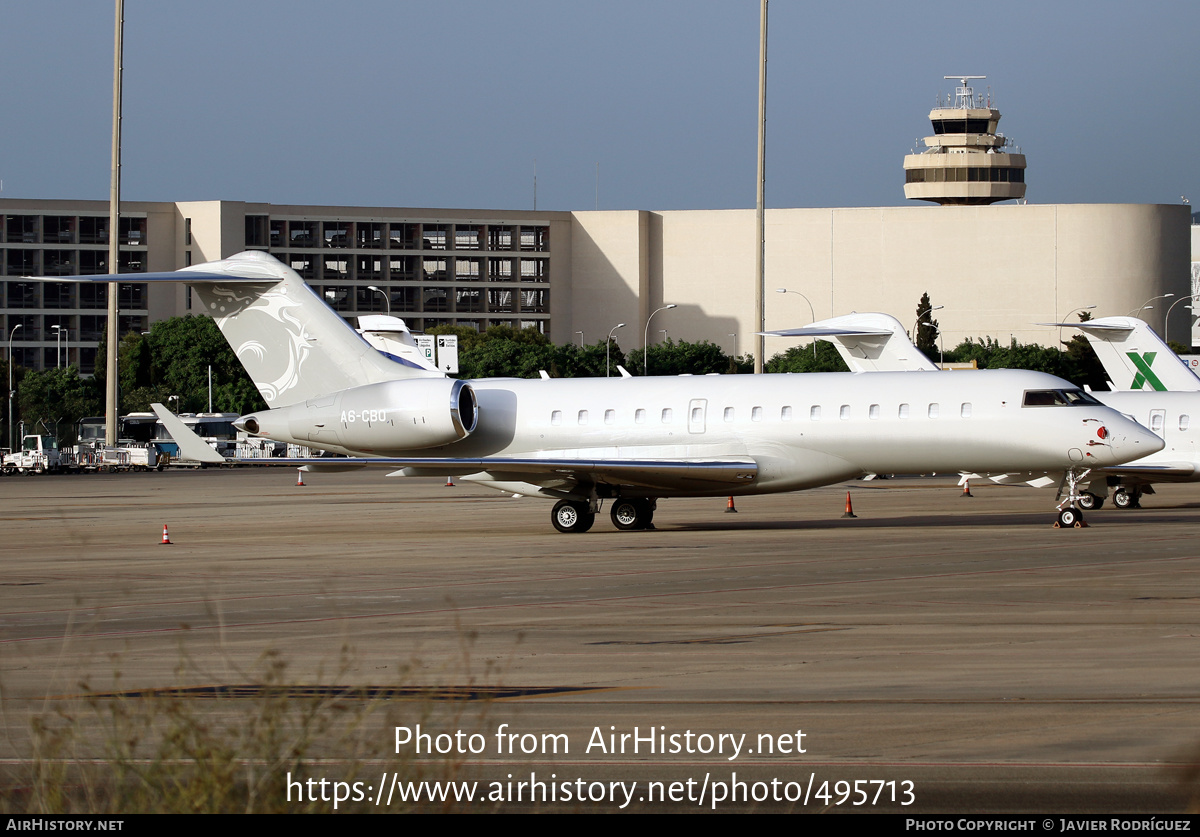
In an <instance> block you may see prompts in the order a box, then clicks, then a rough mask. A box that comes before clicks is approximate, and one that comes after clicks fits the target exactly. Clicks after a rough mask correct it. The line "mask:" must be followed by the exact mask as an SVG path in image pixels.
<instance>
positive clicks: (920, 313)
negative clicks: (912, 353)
mask: <svg viewBox="0 0 1200 837" xmlns="http://www.w3.org/2000/svg"><path fill="white" fill-rule="evenodd" d="M945 307H946V306H945V305H931V306H929V307H928V308H926V309H925V310H924V311H918V312H917V318H916V319H915V320H913V332H912V341H913V344H914V345H915V344H916V342H917V326H918V325H920V323H921V318H922V317H924V316H925V315H926V314H928V313H930V312H932V311H940V310H942V309H943V308H945ZM927 324H928V325H930V326H932V325H933V323H932V322H928V323H927ZM938 336H939V337H941V332H938ZM943 357H944V353H943Z"/></svg>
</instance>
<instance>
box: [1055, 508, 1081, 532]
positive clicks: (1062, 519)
mask: <svg viewBox="0 0 1200 837" xmlns="http://www.w3.org/2000/svg"><path fill="white" fill-rule="evenodd" d="M1082 523H1083V512H1081V511H1080V510H1079V509H1077V508H1074V507H1073V506H1067V507H1066V508H1065V509H1063V510H1062V511H1060V512H1059V513H1058V525H1059V527H1060V528H1062V529H1074V528H1075V527H1076V526H1078V525H1080V524H1082Z"/></svg>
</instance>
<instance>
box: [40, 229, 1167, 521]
mask: <svg viewBox="0 0 1200 837" xmlns="http://www.w3.org/2000/svg"><path fill="white" fill-rule="evenodd" d="M117 279H119V280H120V281H131V280H136V281H138V282H158V281H182V282H186V283H187V284H189V285H191V286H192V288H193V291H194V293H195V294H196V295H197V296H198V298H199V299H200V300H201V302H202V304H203V306H204V308H205V310H206V311H207V312H208V313H209V314H211V315H212V316H213V317H214V319H215V320H216V322H217V325H218V326H219V327H220V329H221V331H222V332H223V333H224V335H225V338H226V339H227V340H228V341H229V343H230V345H231V346H232V347H233V349H234V351H235V353H236V354H237V356H238V358H239V359H240V360H241V362H242V364H243V365H244V366H245V367H246V371H247V372H248V373H249V375H250V378H251V379H252V380H253V381H254V382H255V384H257V386H258V388H259V390H260V391H261V392H262V395H263V398H264V399H265V400H266V402H267V404H268V405H269V407H270V409H268V410H264V411H261V412H258V413H254V414H252V415H247V416H243V417H242V418H241V419H240V420H239V421H238V422H237V424H238V425H239V427H241V428H242V429H244V430H246V431H247V432H249V433H251V434H253V435H257V436H263V437H266V438H270V439H275V440H279V441H285V442H289V443H296V444H301V445H308V446H311V447H314V448H319V449H323V450H326V451H332V452H336V453H342V454H346V455H348V456H350V457H351V458H350V459H342V460H338V466H339V467H345V466H348V465H367V464H379V465H387V466H393V467H396V468H398V470H397V471H396V472H395V473H396V474H400V475H425V476H433V475H437V476H445V475H447V474H453V475H456V476H459V477H460V478H462V479H467V480H472V481H475V482H477V483H479V484H481V485H485V486H489V487H492V488H496V489H499V490H502V491H507V492H513V493H517V494H524V495H531V496H540V497H547V498H550V499H553V500H556V501H557V502H556V504H555V506H554V511H553V513H552V515H551V520H552V522H553V523H554V526H555V527H556V528H557V529H558V530H559V531H562V532H585V531H587V530H588V529H589V528H591V526H592V524H593V522H594V521H595V517H596V514H597V512H598V511H599V510H600V508H601V505H602V503H603V501H605V500H608V501H610V512H611V517H612V520H613V523H614V524H615V525H616V527H617V528H618V529H643V528H647V527H648V526H649V525H650V523H651V519H652V518H653V515H654V512H655V509H656V505H657V502H658V500H659V499H661V498H664V497H678V496H692V497H699V496H727V495H746V494H763V493H771V492H781V491H795V490H799V489H805V488H812V487H815V486H821V485H829V484H832V483H837V482H842V481H844V480H848V479H853V478H855V477H861V476H863V475H865V474H869V473H918V474H919V473H929V472H933V471H962V470H968V471H983V472H989V471H1014V470H1038V471H1042V470H1059V471H1066V472H1067V473H1068V474H1073V475H1077V476H1076V478H1074V479H1072V480H1071V481H1070V487H1071V494H1070V496H1071V498H1072V499H1078V494H1077V493H1076V491H1075V487H1076V486H1077V484H1078V482H1079V477H1078V475H1082V474H1086V473H1087V472H1088V471H1090V470H1091V469H1093V468H1097V467H1105V466H1111V465H1116V464H1119V463H1122V462H1127V461H1129V460H1131V459H1135V458H1138V457H1141V456H1144V455H1146V454H1147V453H1150V452H1153V451H1156V450H1158V449H1160V448H1161V447H1162V441H1161V440H1160V439H1159V438H1158V437H1156V436H1154V435H1153V434H1151V433H1149V432H1148V431H1147V430H1146V429H1145V428H1143V427H1141V426H1140V425H1138V424H1137V423H1136V422H1133V421H1130V420H1129V419H1127V418H1125V417H1123V416H1122V415H1120V414H1119V413H1118V412H1116V411H1114V410H1111V409H1109V408H1108V407H1105V406H1104V405H1103V404H1100V403H1099V402H1098V401H1096V400H1095V399H1094V398H1092V397H1091V396H1089V395H1088V394H1087V393H1085V392H1083V391H1082V390H1080V389H1078V388H1077V387H1075V386H1073V385H1072V384H1069V383H1067V382H1066V381H1063V380H1061V379H1059V378H1055V377H1053V376H1050V375H1044V374H1041V373H1037V372H1022V371H1015V370H997V371H981V372H970V373H962V374H956V375H919V376H917V375H909V374H887V373H881V374H878V375H869V376H864V375H853V374H829V375H714V376H707V375H705V376H680V377H670V378H624V377H622V378H576V379H483V380H475V381H464V380H454V379H450V378H445V377H440V376H434V375H431V374H430V373H429V371H428V370H423V369H421V370H418V369H413V368H411V367H409V366H405V365H402V364H399V363H396V362H394V361H392V360H390V359H388V358H387V357H385V356H384V355H382V354H380V353H379V352H378V351H376V350H375V349H374V348H372V347H371V346H370V345H368V343H367V342H366V341H365V340H364V339H363V337H362V336H360V335H359V334H358V333H357V332H356V331H355V330H354V329H353V328H351V327H350V325H349V324H348V323H346V321H345V320H343V319H342V317H341V316H339V315H338V314H337V313H336V312H335V311H333V310H332V309H331V308H329V306H327V305H326V304H325V303H324V302H323V301H322V300H321V299H320V297H318V296H317V294H316V293H315V292H314V291H313V290H312V288H310V287H309V286H308V285H307V284H305V283H304V281H303V280H302V279H301V278H300V277H299V276H298V275H297V274H296V273H295V271H293V270H291V269H290V268H288V267H287V266H285V265H283V264H281V263H280V262H279V261H277V260H276V259H274V258H272V257H271V256H269V255H267V254H266V253H262V252H245V253H239V254H237V255H235V256H231V257H229V258H227V259H223V260H221V261H217V262H211V263H208V264H204V265H196V266H193V267H187V268H183V269H182V270H179V271H175V272H172V273H148V274H138V275H137V276H136V277H134V276H130V275H126V274H122V275H120V277H116V276H80V277H69V278H67V277H61V278H60V279H59V281H79V282H83V281H114V280H117ZM257 461H258V462H260V463H261V460H257ZM271 461H273V462H281V461H285V462H288V463H289V464H297V465H308V464H311V460H294V461H293V460H278V459H276V460H271ZM1078 521H1079V512H1078V510H1077V509H1076V508H1075V507H1074V506H1067V507H1066V508H1062V507H1061V506H1060V511H1059V522H1060V524H1062V525H1074V524H1075V523H1077V522H1078Z"/></svg>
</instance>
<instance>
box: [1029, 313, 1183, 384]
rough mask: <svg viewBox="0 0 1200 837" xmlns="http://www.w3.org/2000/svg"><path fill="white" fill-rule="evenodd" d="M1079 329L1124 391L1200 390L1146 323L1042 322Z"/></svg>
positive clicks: (1103, 320)
mask: <svg viewBox="0 0 1200 837" xmlns="http://www.w3.org/2000/svg"><path fill="white" fill-rule="evenodd" d="M1041 325H1056V326H1063V327H1070V328H1077V329H1079V330H1080V331H1082V332H1083V334H1084V336H1085V337H1086V338H1087V341H1088V343H1090V344H1091V346H1092V349H1094V350H1095V352H1096V355H1097V357H1099V358H1100V362H1101V363H1102V364H1103V365H1104V371H1105V372H1106V373H1108V378H1109V380H1111V381H1113V382H1114V383H1115V384H1116V388H1117V389H1119V390H1121V389H1124V390H1135V389H1144V390H1160V391H1163V390H1171V391H1175V390H1179V391H1183V392H1196V391H1200V378H1197V377H1196V374H1195V373H1194V372H1192V370H1191V369H1189V368H1188V366H1187V364H1186V363H1184V362H1183V361H1182V360H1180V359H1179V356H1178V355H1176V354H1175V353H1174V352H1173V351H1171V348H1170V347H1169V346H1168V345H1167V344H1166V342H1165V341H1164V340H1163V339H1162V338H1161V337H1159V336H1158V334H1157V332H1155V331H1154V329H1152V328H1151V327H1150V326H1149V325H1148V324H1147V323H1146V322H1145V321H1144V320H1139V319H1137V318H1136V317H1102V318H1100V319H1097V320H1087V321H1086V322H1082V323H1041Z"/></svg>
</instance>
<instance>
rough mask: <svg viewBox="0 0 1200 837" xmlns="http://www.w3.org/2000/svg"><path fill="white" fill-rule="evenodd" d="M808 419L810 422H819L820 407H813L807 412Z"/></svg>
mask: <svg viewBox="0 0 1200 837" xmlns="http://www.w3.org/2000/svg"><path fill="white" fill-rule="evenodd" d="M808 418H809V419H810V420H811V421H820V420H821V405H820V404H814V405H813V407H812V409H811V410H809V411H808Z"/></svg>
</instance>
